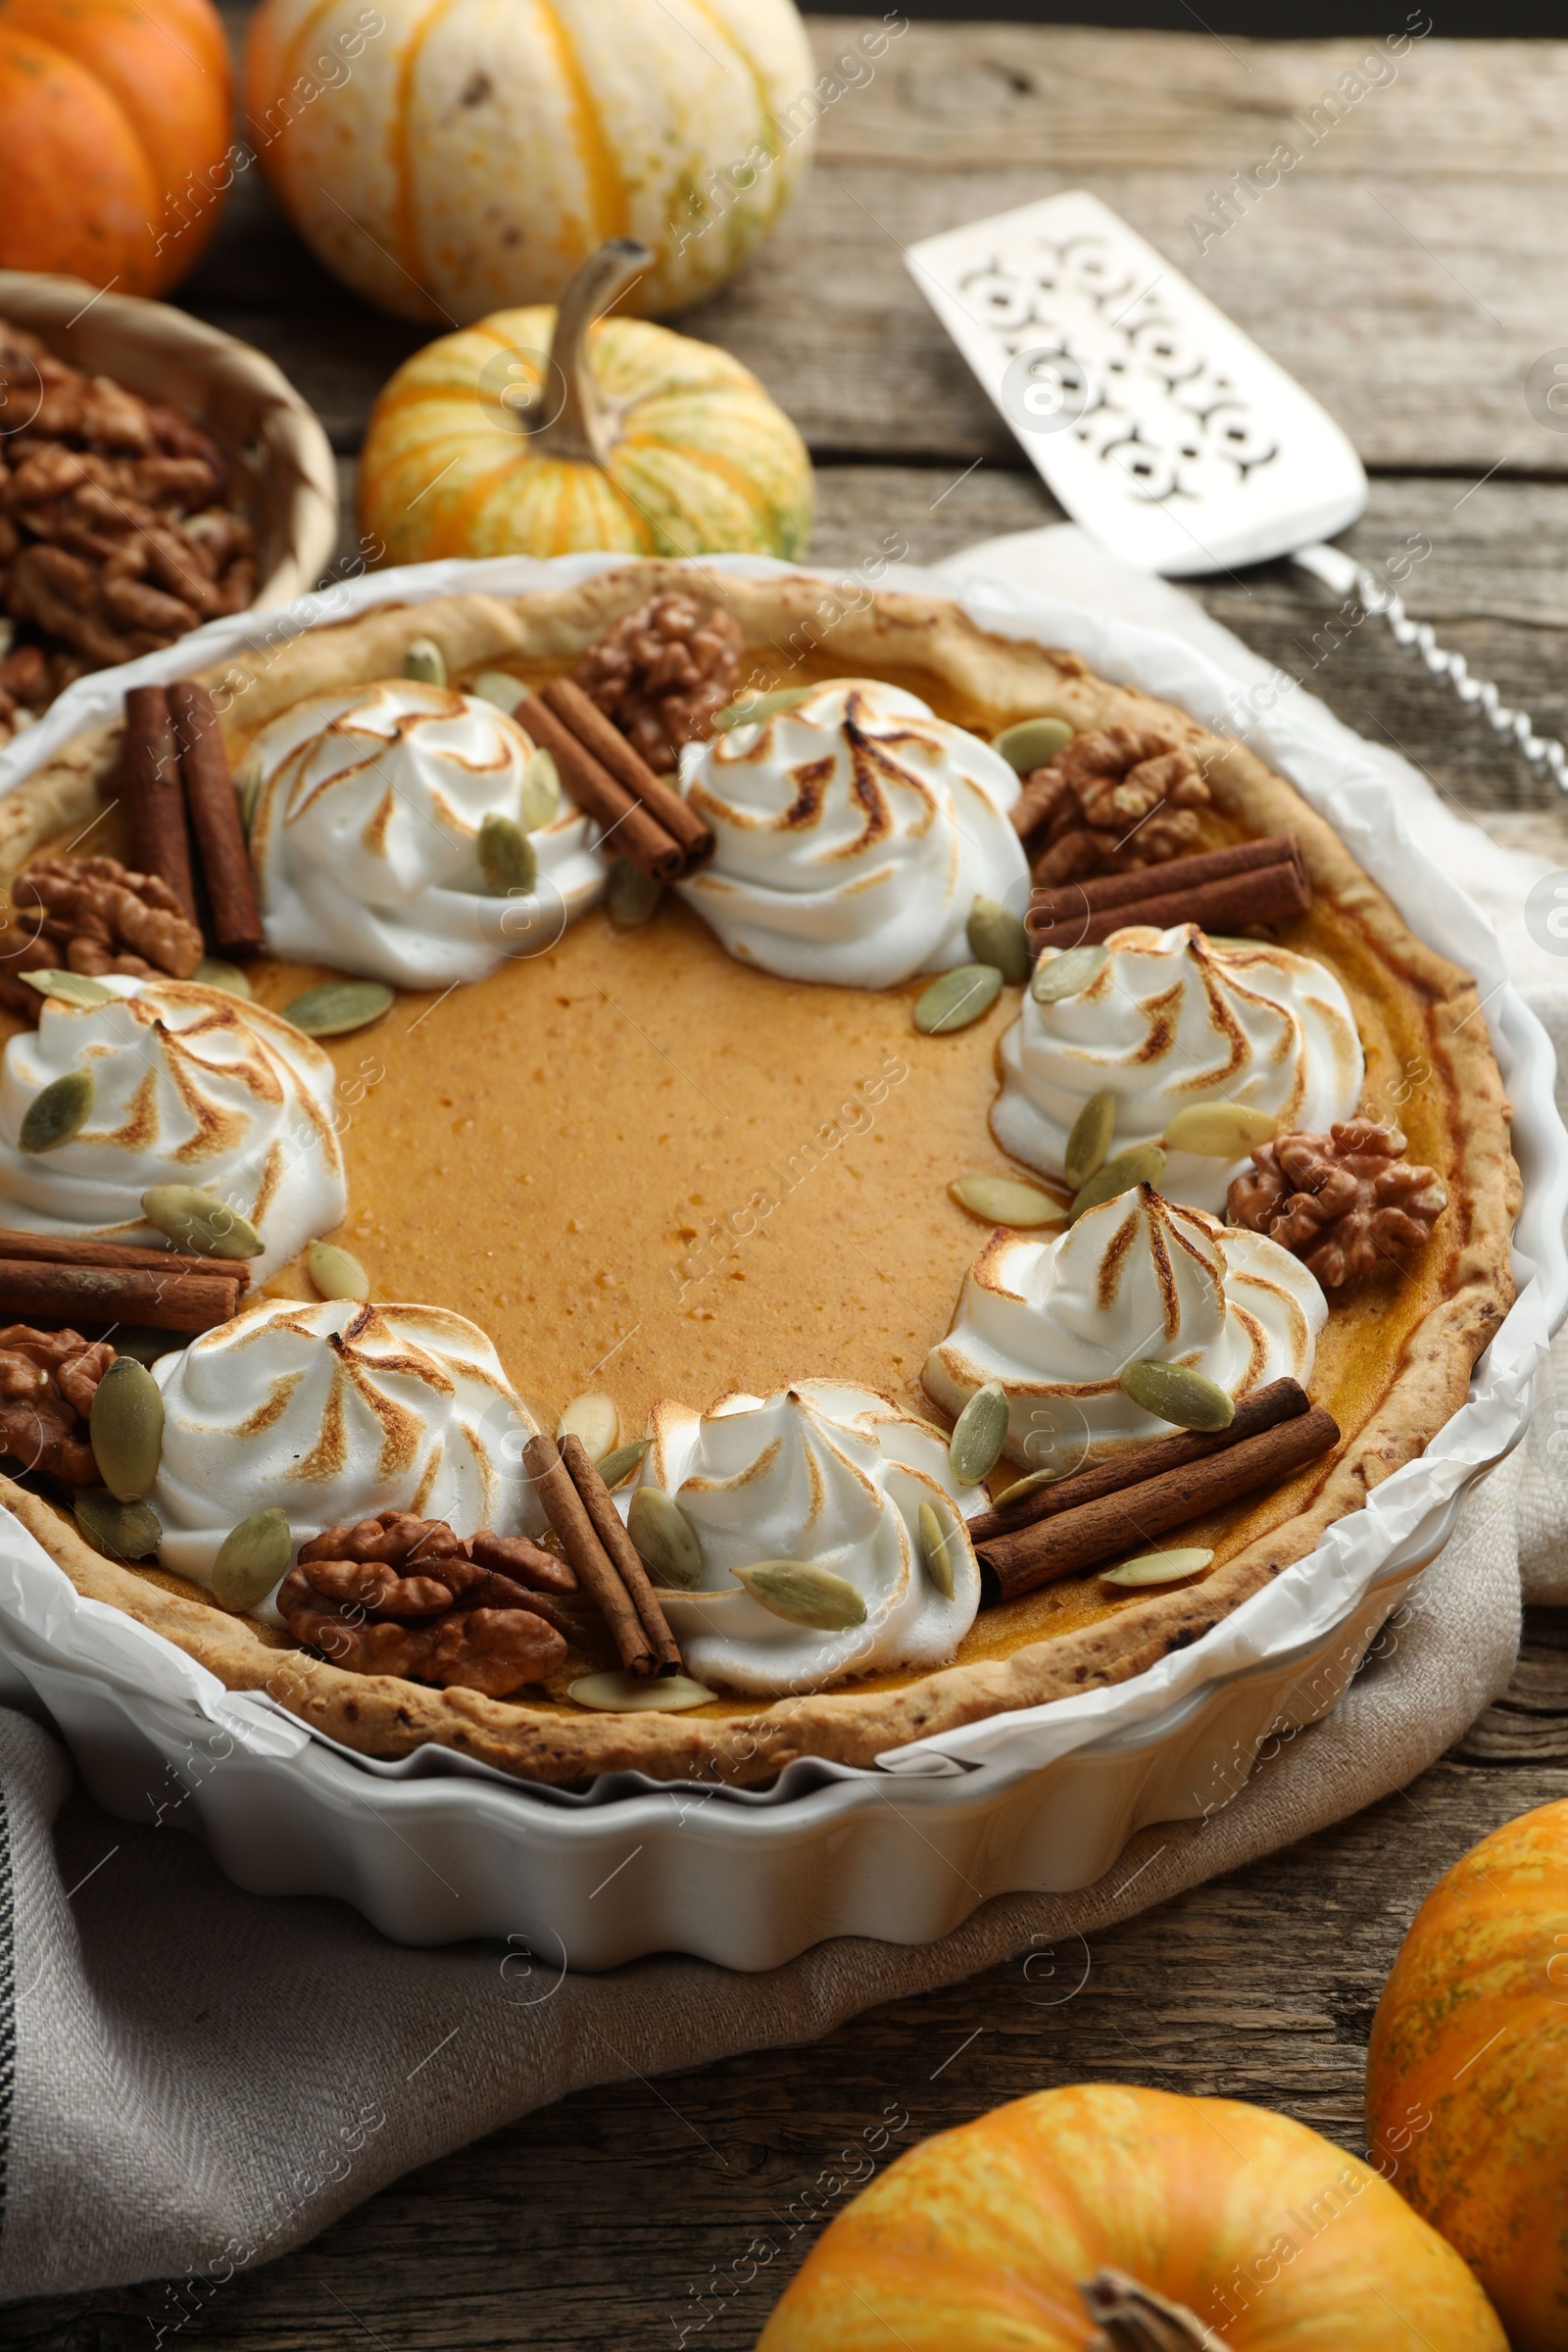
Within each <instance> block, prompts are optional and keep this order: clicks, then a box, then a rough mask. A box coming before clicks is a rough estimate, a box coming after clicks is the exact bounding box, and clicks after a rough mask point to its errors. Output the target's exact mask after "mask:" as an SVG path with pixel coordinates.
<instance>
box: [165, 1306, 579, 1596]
mask: <svg viewBox="0 0 1568 2352" xmlns="http://www.w3.org/2000/svg"><path fill="white" fill-rule="evenodd" d="M153 1373H154V1377H155V1378H156V1380H157V1381H158V1384H159V1386H160V1388H161V1389H162V1390H163V1393H164V1445H163V1455H162V1458H161V1460H160V1462H159V1465H158V1478H157V1483H156V1484H155V1486H154V1488H153V1491H152V1495H151V1496H150V1500H151V1502H152V1505H153V1508H154V1509H155V1510H156V1511H157V1513H158V1516H159V1519H160V1520H161V1522H162V1523H163V1529H164V1540H163V1542H162V1544H160V1546H159V1553H158V1556H159V1558H160V1559H161V1560H162V1562H163V1564H164V1566H165V1567H166V1568H172V1570H173V1571H174V1573H175V1574H176V1575H178V1576H186V1577H189V1578H190V1579H191V1580H192V1582H193V1583H195V1584H199V1585H207V1586H209V1587H210V1586H211V1584H212V1571H213V1562H214V1560H215V1559H216V1558H217V1556H218V1550H219V1546H220V1545H221V1543H222V1541H223V1538H224V1537H225V1536H226V1535H227V1534H228V1533H229V1532H230V1530H231V1529H233V1528H235V1527H237V1526H238V1524H239V1522H240V1521H241V1520H242V1519H248V1518H249V1517H250V1515H251V1513H252V1512H253V1511H260V1510H265V1509H267V1508H268V1507H270V1505H272V1504H278V1505H280V1506H281V1508H282V1509H283V1510H284V1511H285V1512H286V1513H287V1514H288V1522H289V1528H290V1531H291V1533H292V1535H293V1538H294V1550H295V1551H297V1550H298V1547H299V1545H300V1544H303V1543H306V1542H308V1541H309V1539H310V1538H311V1537H312V1536H319V1534H320V1533H321V1531H322V1529H323V1528H327V1527H331V1526H333V1525H335V1524H336V1523H337V1522H338V1521H339V1520H346V1521H348V1522H350V1523H351V1524H352V1523H353V1521H355V1520H357V1519H365V1518H368V1517H371V1516H372V1515H373V1514H374V1513H375V1512H377V1511H392V1510H396V1511H414V1512H416V1513H417V1515H418V1516H419V1517H420V1518H425V1519H444V1520H445V1521H446V1522H447V1524H448V1526H449V1527H451V1528H452V1529H453V1530H454V1532H455V1533H456V1534H458V1535H460V1536H470V1535H473V1534H475V1533H477V1531H478V1530H479V1529H480V1528H489V1529H493V1530H494V1531H495V1532H496V1533H498V1534H500V1535H508V1536H510V1535H518V1534H525V1533H527V1534H538V1533H540V1532H541V1530H542V1528H543V1525H544V1521H543V1517H542V1514H541V1512H540V1509H539V1505H538V1502H537V1499H536V1498H535V1496H534V1493H533V1489H532V1487H531V1485H530V1484H529V1482H528V1481H527V1479H526V1477H525V1476H524V1473H523V1469H522V1448H523V1446H524V1445H525V1444H526V1443H527V1440H528V1438H529V1436H530V1435H531V1434H532V1429H533V1425H532V1423H531V1422H530V1421H529V1420H528V1418H527V1416H526V1414H525V1411H524V1409H523V1407H522V1405H521V1404H520V1403H519V1402H518V1399H517V1397H516V1396H515V1394H514V1392H513V1389H512V1385H511V1383H510V1382H509V1381H508V1379H507V1376H506V1374H505V1372H504V1371H503V1370H502V1368H501V1358H500V1357H499V1356H498V1355H497V1353H496V1351H495V1348H494V1345H493V1344H492V1342H491V1341H490V1339H489V1338H488V1337H487V1335H486V1334H485V1333H484V1332H482V1331H480V1330H479V1328H478V1326H477V1325H476V1324H473V1323H469V1322H467V1321H466V1319H465V1318H464V1317H463V1316H462V1315H454V1314H450V1313H449V1312H448V1311H447V1309H446V1308H445V1307H440V1306H375V1305H368V1304H365V1303H364V1302H362V1301H360V1300H358V1299H324V1300H322V1301H321V1302H320V1303H319V1304H318V1305H314V1306H309V1305H303V1304H301V1303H300V1302H299V1301H298V1300H296V1299H263V1300H261V1301H259V1302H258V1304H257V1305H256V1306H254V1307H252V1308H250V1309H249V1310H248V1311H247V1312H246V1313H244V1314H242V1315H239V1316H236V1318H235V1320H234V1321H233V1322H232V1323H224V1324H221V1325H220V1327H219V1328H218V1330H216V1331H206V1332H203V1333H202V1334H201V1336H200V1338H198V1339H195V1340H193V1341H192V1342H191V1343H190V1345H189V1347H187V1348H182V1349H181V1350H180V1352H179V1353H178V1354H175V1355H166V1356H162V1357H160V1359H159V1361H158V1362H157V1363H156V1364H155V1365H154V1367H153ZM291 1556H292V1555H291ZM269 1606H270V1604H269Z"/></svg>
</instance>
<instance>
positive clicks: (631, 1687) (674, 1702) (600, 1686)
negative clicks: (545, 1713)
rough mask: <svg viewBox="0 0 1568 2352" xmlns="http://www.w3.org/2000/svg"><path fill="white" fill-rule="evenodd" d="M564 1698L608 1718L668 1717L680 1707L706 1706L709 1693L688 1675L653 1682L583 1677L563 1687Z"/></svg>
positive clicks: (625, 1676)
mask: <svg viewBox="0 0 1568 2352" xmlns="http://www.w3.org/2000/svg"><path fill="white" fill-rule="evenodd" d="M566 1696H567V1697H568V1698H574V1699H575V1700H576V1702H577V1704H578V1706H579V1707H597V1708H600V1709H602V1710H603V1711H604V1712H606V1713H607V1714H611V1715H640V1714H645V1713H648V1712H650V1711H652V1712H653V1713H655V1714H660V1715H670V1714H674V1713H675V1712H676V1710H677V1709H679V1708H681V1707H706V1706H709V1705H711V1702H712V1698H713V1693H712V1691H709V1690H707V1689H705V1687H704V1686H703V1684H701V1683H694V1682H693V1681H692V1678H691V1676H690V1675H689V1674H665V1675H661V1676H660V1677H659V1678H658V1679H657V1680H656V1681H653V1682H645V1681H644V1680H643V1678H642V1677H641V1676H640V1675H635V1674H584V1675H579V1676H578V1678H577V1680H576V1682H574V1683H568V1684H567V1686H566Z"/></svg>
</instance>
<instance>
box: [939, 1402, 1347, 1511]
mask: <svg viewBox="0 0 1568 2352" xmlns="http://www.w3.org/2000/svg"><path fill="white" fill-rule="evenodd" d="M1307 1401H1308V1400H1307V1394H1306V1391H1305V1390H1304V1389H1303V1388H1302V1387H1301V1385H1300V1382H1299V1381H1296V1380H1292V1379H1290V1378H1289V1377H1288V1376H1287V1378H1285V1379H1284V1380H1271V1381H1270V1382H1269V1384H1268V1386H1267V1388H1265V1389H1255V1390H1254V1391H1253V1393H1252V1395H1251V1396H1250V1397H1243V1398H1242V1399H1241V1401H1240V1403H1239V1404H1238V1405H1237V1407H1236V1418H1235V1419H1234V1421H1232V1423H1231V1425H1230V1427H1229V1428H1228V1429H1219V1430H1212V1431H1209V1432H1208V1433H1206V1434H1205V1433H1204V1432H1203V1431H1201V1430H1197V1429H1184V1430H1181V1431H1179V1432H1178V1433H1177V1435H1176V1436H1174V1437H1170V1438H1153V1439H1152V1440H1151V1441H1150V1443H1149V1444H1148V1445H1147V1446H1138V1447H1137V1448H1136V1450H1133V1451H1129V1452H1127V1453H1116V1454H1111V1455H1110V1456H1109V1457H1108V1458H1107V1459H1106V1460H1105V1461H1103V1462H1091V1464H1090V1465H1089V1467H1088V1469H1087V1470H1075V1471H1073V1472H1072V1474H1071V1476H1070V1477H1068V1478H1058V1479H1056V1480H1055V1481H1054V1483H1053V1484H1052V1485H1050V1486H1045V1487H1034V1488H1032V1489H1031V1490H1030V1492H1029V1493H1028V1494H1027V1495H1019V1496H1018V1498H1017V1500H1016V1501H1015V1502H1006V1503H1001V1504H999V1505H998V1506H997V1507H996V1508H995V1509H993V1510H989V1511H982V1512H980V1514H979V1515H978V1517H976V1518H974V1519H970V1520H966V1521H965V1526H966V1528H967V1530H968V1535H969V1540H970V1542H971V1543H973V1544H985V1543H988V1542H989V1541H990V1539H991V1538H992V1537H993V1536H1010V1535H1014V1534H1016V1532H1017V1530H1018V1529H1019V1528H1020V1527H1034V1526H1036V1525H1037V1524H1038V1522H1039V1521H1040V1520H1042V1519H1054V1518H1055V1516H1056V1514H1057V1513H1058V1512H1059V1511H1071V1510H1076V1508H1077V1506H1078V1505H1079V1503H1081V1502H1097V1501H1098V1500H1099V1499H1100V1497H1101V1495H1119V1494H1122V1493H1124V1492H1125V1490H1126V1489H1127V1488H1129V1487H1134V1486H1141V1485H1143V1483H1144V1482H1145V1480H1147V1479H1151V1478H1158V1476H1159V1475H1160V1473H1161V1471H1164V1470H1180V1469H1181V1468H1182V1467H1183V1466H1184V1465H1185V1464H1186V1463H1188V1462H1201V1461H1203V1460H1204V1459H1205V1458H1206V1457H1207V1456H1208V1455H1209V1454H1211V1453H1223V1452H1224V1451H1225V1450H1226V1448H1227V1447H1228V1446H1239V1445H1240V1444H1241V1442H1242V1440H1243V1439H1244V1438H1255V1437H1256V1436H1257V1434H1258V1432H1259V1430H1264V1429H1272V1428H1273V1427H1274V1426H1275V1424H1276V1423H1277V1422H1280V1421H1291V1420H1294V1419H1295V1418H1296V1416H1297V1415H1298V1414H1299V1413H1304V1412H1305V1411H1306V1408H1307Z"/></svg>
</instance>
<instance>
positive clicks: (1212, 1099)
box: [991, 923, 1364, 1209]
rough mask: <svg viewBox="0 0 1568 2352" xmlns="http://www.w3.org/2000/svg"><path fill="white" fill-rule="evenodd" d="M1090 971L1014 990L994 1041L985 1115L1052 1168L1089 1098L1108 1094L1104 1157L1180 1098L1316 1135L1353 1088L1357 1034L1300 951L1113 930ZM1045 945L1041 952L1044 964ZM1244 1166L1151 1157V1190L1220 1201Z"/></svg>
mask: <svg viewBox="0 0 1568 2352" xmlns="http://www.w3.org/2000/svg"><path fill="white" fill-rule="evenodd" d="M1105 945H1106V948H1107V949H1108V951H1109V953H1108V955H1107V957H1106V960H1105V962H1104V964H1103V967H1102V969H1101V971H1100V972H1099V974H1098V975H1097V977H1096V978H1095V979H1094V980H1093V981H1091V983H1090V984H1089V986H1088V987H1087V988H1085V989H1083V990H1081V991H1080V992H1079V994H1078V995H1076V996H1071V997H1063V998H1061V999H1060V1000H1059V1002H1057V1003H1056V1004H1054V1005H1041V1004H1039V1003H1037V1002H1036V999H1035V997H1034V995H1033V993H1032V991H1028V990H1026V991H1025V994H1024V1001H1023V1007H1022V1010H1021V1011H1020V1013H1019V1016H1018V1018H1017V1020H1016V1021H1015V1022H1014V1023H1013V1025H1012V1027H1011V1028H1010V1029H1008V1030H1007V1032H1006V1033H1005V1036H1004V1038H1003V1040H1002V1070H1003V1085H1002V1093H1001V1094H1000V1096H999V1097H998V1099H997V1102H996V1104H995V1106H994V1107H993V1109H992V1113H991V1127H992V1132H993V1134H994V1135H995V1136H996V1139H997V1141H998V1143H999V1144H1001V1146H1002V1148H1003V1150H1004V1151H1005V1152H1010V1153H1011V1154H1012V1155H1013V1157H1014V1158H1016V1159H1022V1160H1026V1161H1027V1162H1028V1164H1029V1165H1030V1166H1031V1167H1034V1168H1039V1169H1040V1170H1042V1172H1043V1173H1044V1174H1046V1175H1048V1176H1056V1177H1062V1176H1063V1175H1064V1156H1065V1152H1066V1146H1067V1138H1068V1136H1069V1135H1070V1134H1071V1132H1072V1127H1073V1122H1074V1120H1075V1119H1076V1118H1077V1116H1078V1114H1079V1112H1080V1111H1081V1110H1082V1109H1083V1106H1084V1104H1085V1103H1086V1102H1088V1100H1089V1098H1090V1096H1091V1095H1098V1094H1101V1093H1109V1094H1112V1095H1114V1096H1115V1098H1116V1127H1115V1134H1114V1137H1113V1139H1112V1142H1111V1145H1110V1151H1111V1152H1113V1153H1114V1152H1125V1151H1127V1150H1129V1149H1130V1148H1131V1146H1133V1145H1134V1144H1149V1143H1157V1142H1158V1141H1159V1139H1160V1137H1161V1136H1162V1135H1163V1133H1164V1131H1165V1128H1166V1127H1167V1125H1168V1124H1169V1122H1170V1121H1171V1119H1172V1118H1174V1116H1175V1115H1176V1113H1177V1112H1178V1111H1180V1110H1185V1109H1187V1108H1188V1107H1189V1105H1190V1104H1193V1103H1239V1104H1241V1105H1242V1106H1244V1107H1245V1108H1247V1109H1250V1110H1259V1111H1265V1112H1267V1113H1269V1114H1270V1115H1272V1116H1273V1117H1274V1118H1275V1119H1276V1121H1277V1124H1278V1131H1279V1133H1280V1134H1282V1135H1283V1134H1286V1133H1288V1132H1289V1131H1290V1130H1291V1129H1292V1128H1296V1127H1304V1128H1307V1129H1310V1130H1312V1131H1313V1132H1314V1133H1322V1132H1324V1131H1326V1130H1327V1129H1328V1127H1329V1126H1330V1125H1331V1124H1332V1123H1333V1121H1334V1120H1336V1119H1348V1117H1349V1116H1350V1114H1351V1113H1352V1111H1353V1110H1354V1109H1355V1106H1356V1103H1357V1102H1358V1101H1359V1099H1360V1094H1361V1081H1362V1076H1363V1067H1364V1065H1363V1062H1362V1057H1361V1041H1360V1039H1359V1038H1358V1036H1357V1035H1356V1029H1355V1019H1354V1016H1353V1014H1352V1013H1351V1011H1350V1006H1349V1004H1348V1000H1347V998H1346V994H1345V991H1344V989H1343V988H1342V987H1341V986H1340V983H1339V981H1338V980H1337V979H1336V978H1335V976H1334V974H1333V973H1332V972H1331V971H1329V970H1328V969H1327V968H1326V967H1325V966H1324V965H1323V964H1321V963H1318V962H1316V961H1315V960H1314V958H1313V957H1311V956H1298V955H1296V954H1295V953H1294V952H1293V951H1292V950H1291V949H1289V948H1276V947H1271V946H1269V945H1268V944H1267V943H1266V942H1257V943H1255V944H1254V943H1253V942H1252V941H1250V940H1226V941H1224V942H1221V941H1219V940H1213V939H1208V938H1206V937H1205V936H1204V934H1203V933H1202V932H1201V931H1200V930H1199V928H1198V926H1197V924H1196V923H1176V924H1174V925H1173V926H1172V927H1171V929H1170V930H1168V931H1155V930H1153V929H1152V928H1151V927H1150V926H1148V925H1144V924H1136V925H1133V926H1131V927H1129V928H1128V929H1127V930H1125V931H1116V932H1113V933H1112V934H1111V936H1110V938H1109V939H1108V940H1107V941H1106V942H1105ZM1055 953H1056V952H1055V951H1051V952H1050V953H1048V955H1047V956H1045V957H1044V958H1043V961H1044V962H1045V963H1046V964H1047V965H1048V966H1049V964H1050V963H1051V961H1052V960H1053V957H1054V954H1055ZM1248 1164H1249V1154H1248V1153H1247V1152H1242V1153H1241V1154H1240V1155H1239V1157H1237V1158H1236V1159H1234V1160H1222V1159H1209V1158H1204V1157H1203V1156H1201V1154H1200V1153H1198V1152H1170V1153H1169V1154H1168V1155H1167V1158H1166V1162H1165V1170H1164V1174H1163V1176H1162V1177H1161V1179H1160V1190H1161V1192H1162V1193H1163V1194H1164V1195H1165V1197H1166V1199H1167V1200H1171V1201H1187V1202H1190V1203H1191V1204H1192V1205H1193V1206H1194V1207H1197V1208H1208V1209H1222V1208H1223V1207H1224V1205H1225V1195H1226V1191H1227V1189H1228V1187H1229V1185H1230V1181H1231V1178H1232V1177H1233V1176H1236V1175H1238V1174H1240V1172H1241V1170H1242V1169H1243V1168H1245V1167H1246V1166H1247V1165H1248Z"/></svg>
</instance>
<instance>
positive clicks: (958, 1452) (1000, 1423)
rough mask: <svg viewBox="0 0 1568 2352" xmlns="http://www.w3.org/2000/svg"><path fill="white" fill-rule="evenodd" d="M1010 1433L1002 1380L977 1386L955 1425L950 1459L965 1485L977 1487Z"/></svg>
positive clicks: (991, 1466) (954, 1470)
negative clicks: (981, 1386)
mask: <svg viewBox="0 0 1568 2352" xmlns="http://www.w3.org/2000/svg"><path fill="white" fill-rule="evenodd" d="M1006 1436H1007V1397H1006V1392H1005V1389H1004V1388H1003V1385H1002V1383H1001V1381H1000V1380H988V1381H987V1382H986V1385H985V1387H984V1388H983V1389H976V1391H975V1393H974V1395H973V1396H972V1397H970V1399H969V1401H968V1403H967V1404H966V1405H965V1406H964V1408H963V1410H962V1412H961V1413H960V1414H959V1415H958V1418H957V1420H956V1422H955V1424H954V1429H953V1435H952V1437H951V1438H950V1439H949V1440H948V1459H949V1461H950V1462H951V1463H952V1464H953V1475H954V1477H955V1478H956V1479H957V1481H958V1482H959V1484H960V1485H961V1486H965V1487H977V1486H978V1485H979V1484H980V1481H981V1480H982V1479H983V1478H988V1477H989V1476H990V1475H991V1472H992V1471H993V1470H994V1469H995V1468H996V1466H997V1463H998V1461H999V1460H1000V1459H1001V1456H1002V1448H1003V1446H1004V1445H1005V1442H1006Z"/></svg>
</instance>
